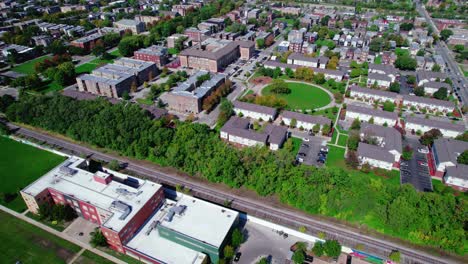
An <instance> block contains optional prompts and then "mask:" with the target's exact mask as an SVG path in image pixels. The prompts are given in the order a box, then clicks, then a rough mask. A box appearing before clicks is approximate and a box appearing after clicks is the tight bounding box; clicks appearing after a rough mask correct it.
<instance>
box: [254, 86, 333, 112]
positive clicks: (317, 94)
mask: <svg viewBox="0 0 468 264" xmlns="http://www.w3.org/2000/svg"><path fill="white" fill-rule="evenodd" d="M287 84H288V87H289V89H291V93H290V94H275V96H277V97H279V98H283V99H285V100H286V101H287V103H288V106H289V107H290V108H292V109H315V108H320V107H324V106H326V105H328V104H329V103H330V102H331V98H330V96H329V95H328V93H327V92H325V91H324V90H322V89H321V88H318V87H316V86H313V85H308V84H304V83H292V82H288V83H287ZM271 88H272V86H271V85H268V86H266V87H265V88H263V90H262V94H263V95H270V94H272V93H271V92H270V90H271Z"/></svg>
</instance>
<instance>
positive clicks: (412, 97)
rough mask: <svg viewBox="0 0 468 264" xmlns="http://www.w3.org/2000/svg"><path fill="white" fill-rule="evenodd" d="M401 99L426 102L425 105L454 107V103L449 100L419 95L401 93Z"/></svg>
mask: <svg viewBox="0 0 468 264" xmlns="http://www.w3.org/2000/svg"><path fill="white" fill-rule="evenodd" d="M403 100H404V101H406V102H416V103H421V104H427V105H435V106H444V107H452V108H455V104H454V103H453V102H450V101H443V100H438V99H434V98H426V97H420V96H415V95H407V94H405V95H403Z"/></svg>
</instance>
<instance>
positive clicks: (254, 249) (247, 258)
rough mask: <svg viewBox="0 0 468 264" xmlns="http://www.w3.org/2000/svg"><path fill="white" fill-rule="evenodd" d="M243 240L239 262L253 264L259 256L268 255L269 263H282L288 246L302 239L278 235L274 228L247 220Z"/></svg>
mask: <svg viewBox="0 0 468 264" xmlns="http://www.w3.org/2000/svg"><path fill="white" fill-rule="evenodd" d="M244 236H245V238H246V240H245V242H244V243H243V244H242V245H241V246H240V248H239V252H241V253H242V256H241V258H240V260H239V262H238V263H239V264H254V263H256V261H258V260H259V258H260V257H270V259H271V262H270V263H271V264H280V263H281V264H282V263H284V260H285V259H286V258H287V257H288V255H289V248H290V247H291V246H292V245H294V243H296V242H298V241H304V240H302V239H299V238H297V237H294V236H291V235H288V237H287V238H284V237H283V236H280V235H279V234H278V233H276V230H272V229H271V228H268V227H265V226H261V225H258V224H255V223H252V222H247V223H246V224H245V226H244Z"/></svg>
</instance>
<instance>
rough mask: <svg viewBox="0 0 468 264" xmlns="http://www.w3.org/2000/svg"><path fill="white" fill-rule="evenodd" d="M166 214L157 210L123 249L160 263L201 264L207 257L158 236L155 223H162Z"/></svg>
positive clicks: (166, 202) (167, 201)
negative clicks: (128, 249)
mask: <svg viewBox="0 0 468 264" xmlns="http://www.w3.org/2000/svg"><path fill="white" fill-rule="evenodd" d="M168 203H174V201H171V200H166V201H165V203H164V204H165V205H167V204H168ZM165 205H163V207H164V206H165ZM166 213H167V211H166V210H158V211H157V212H156V213H155V214H154V215H153V216H152V217H151V218H150V219H149V220H148V221H147V222H146V224H145V225H144V226H143V227H142V228H141V229H140V231H139V232H138V233H137V234H136V235H135V236H134V237H133V238H132V239H131V240H130V241H129V242H128V243H127V245H125V247H126V248H130V249H131V250H134V251H137V252H139V253H141V254H144V255H146V256H148V257H150V258H153V259H155V260H156V261H158V262H162V263H170V264H172V263H173V264H178V263H192V264H202V263H203V260H204V259H205V258H206V257H207V256H206V255H205V254H203V253H201V252H198V251H195V250H193V249H190V248H188V247H185V246H182V245H180V244H177V243H175V242H172V241H171V240H168V239H166V238H164V237H161V236H160V235H159V231H158V230H157V222H158V221H162V219H163V218H164V216H165V215H166Z"/></svg>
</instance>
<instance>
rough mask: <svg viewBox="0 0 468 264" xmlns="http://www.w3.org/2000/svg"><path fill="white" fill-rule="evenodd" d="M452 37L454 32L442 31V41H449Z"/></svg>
mask: <svg viewBox="0 0 468 264" xmlns="http://www.w3.org/2000/svg"><path fill="white" fill-rule="evenodd" d="M452 35H453V31H452V30H450V29H443V30H442V31H440V39H441V40H443V41H447V40H448V39H449V38H450V36H452Z"/></svg>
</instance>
